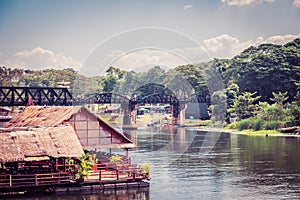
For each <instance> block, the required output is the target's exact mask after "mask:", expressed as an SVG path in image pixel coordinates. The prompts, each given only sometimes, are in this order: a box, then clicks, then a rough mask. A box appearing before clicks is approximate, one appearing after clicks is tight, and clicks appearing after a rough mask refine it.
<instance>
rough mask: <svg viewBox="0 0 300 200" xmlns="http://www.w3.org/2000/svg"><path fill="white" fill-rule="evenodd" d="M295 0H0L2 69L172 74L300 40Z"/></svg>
mask: <svg viewBox="0 0 300 200" xmlns="http://www.w3.org/2000/svg"><path fill="white" fill-rule="evenodd" d="M299 22H300V0H201V1H200V0H181V1H179V0H165V1H161V0H152V1H148V0H114V1H102V0H98V1H94V0H89V1H79V0H72V1H71V0H51V1H50V0H43V1H39V0H26V1H25V0H0V65H1V66H6V67H11V68H16V67H17V68H24V69H45V68H54V69H62V68H74V69H75V70H78V71H80V72H81V73H83V74H85V75H100V74H101V73H103V71H104V70H105V69H107V68H108V67H109V66H115V67H119V68H122V69H125V70H137V69H141V68H143V67H145V66H149V65H160V66H165V67H169V68H174V67H176V66H178V65H182V64H187V63H199V62H203V61H209V60H211V59H213V58H232V57H233V56H235V55H237V54H239V53H240V52H242V51H243V50H244V49H246V48H248V47H250V46H258V45H259V44H262V43H275V44H284V43H286V42H289V41H291V40H293V39H295V38H299V37H300V26H299V24H300V23H299Z"/></svg>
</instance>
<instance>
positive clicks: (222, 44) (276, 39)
mask: <svg viewBox="0 0 300 200" xmlns="http://www.w3.org/2000/svg"><path fill="white" fill-rule="evenodd" d="M296 38H300V34H298V35H291V34H288V35H275V36H271V37H268V38H265V39H264V38H263V37H258V38H256V40H248V41H244V42H243V41H240V40H239V39H238V38H235V37H232V36H230V35H227V34H223V35H220V36H217V37H215V38H210V39H207V40H204V41H203V42H204V48H205V49H206V50H207V52H208V53H209V54H210V55H211V56H212V57H214V58H231V57H233V56H235V55H238V54H240V53H241V52H242V51H243V50H245V49H247V48H248V47H250V46H258V45H260V44H262V43H273V44H280V45H282V44H286V43H287V42H290V41H292V40H294V39H296Z"/></svg>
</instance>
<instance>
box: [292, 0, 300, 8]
mask: <svg viewBox="0 0 300 200" xmlns="http://www.w3.org/2000/svg"><path fill="white" fill-rule="evenodd" d="M293 6H295V7H296V8H300V0H294V2H293Z"/></svg>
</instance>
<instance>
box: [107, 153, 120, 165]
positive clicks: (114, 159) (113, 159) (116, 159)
mask: <svg viewBox="0 0 300 200" xmlns="http://www.w3.org/2000/svg"><path fill="white" fill-rule="evenodd" d="M121 160H122V156H119V155H117V156H112V157H110V159H109V162H110V163H112V164H117V163H119V162H121Z"/></svg>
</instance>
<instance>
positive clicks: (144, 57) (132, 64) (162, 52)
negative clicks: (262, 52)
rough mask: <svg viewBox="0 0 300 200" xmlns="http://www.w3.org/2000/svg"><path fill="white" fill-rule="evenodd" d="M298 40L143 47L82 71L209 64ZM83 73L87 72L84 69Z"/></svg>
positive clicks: (213, 41)
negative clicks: (252, 49) (255, 48)
mask: <svg viewBox="0 0 300 200" xmlns="http://www.w3.org/2000/svg"><path fill="white" fill-rule="evenodd" d="M299 37H300V34H298V35H276V36H271V37H268V38H263V37H257V38H256V39H255V40H247V41H240V40H239V39H238V38H236V37H232V36H230V35H228V34H222V35H219V36H217V37H214V38H209V39H206V40H204V41H203V47H199V46H195V47H187V48H182V49H171V50H168V49H158V48H157V49H155V48H144V49H137V50H134V51H130V52H123V51H121V50H115V51H112V52H111V53H110V54H108V55H107V56H106V57H105V58H104V59H101V63H98V65H96V64H94V66H102V67H103V68H102V67H101V68H99V69H95V68H93V70H91V69H88V68H86V66H83V68H86V69H87V70H88V72H85V73H86V74H88V75H95V74H101V73H103V72H104V71H105V69H107V68H108V67H109V66H115V67H119V68H122V69H125V70H134V71H142V69H143V68H145V69H147V68H148V67H149V66H155V65H159V66H163V67H166V68H174V67H176V66H178V65H185V64H188V63H201V62H205V61H210V60H212V59H213V58H232V57H234V56H236V55H238V54H240V53H241V52H242V51H244V50H245V49H247V48H248V47H250V46H258V45H260V44H262V43H274V44H285V43H287V42H289V41H292V40H294V39H296V38H299ZM82 70H83V71H84V69H82ZM97 70H99V72H97V73H96V71H97ZM91 73H92V74H91Z"/></svg>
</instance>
